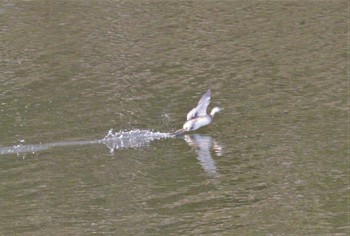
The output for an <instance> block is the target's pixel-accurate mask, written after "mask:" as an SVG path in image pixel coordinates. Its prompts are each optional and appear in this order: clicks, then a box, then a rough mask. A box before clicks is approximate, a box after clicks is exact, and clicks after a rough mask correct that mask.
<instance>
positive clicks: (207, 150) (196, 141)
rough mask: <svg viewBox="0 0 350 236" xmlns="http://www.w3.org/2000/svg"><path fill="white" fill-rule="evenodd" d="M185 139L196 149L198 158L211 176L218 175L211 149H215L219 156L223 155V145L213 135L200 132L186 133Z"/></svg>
mask: <svg viewBox="0 0 350 236" xmlns="http://www.w3.org/2000/svg"><path fill="white" fill-rule="evenodd" d="M184 139H185V141H186V142H187V144H188V145H189V146H191V147H192V148H193V149H194V150H195V151H196V153H197V158H198V160H199V161H200V164H201V165H202V167H203V169H204V170H205V172H206V173H208V174H209V175H210V176H213V177H217V171H216V164H215V161H214V159H213V158H212V156H211V150H213V151H214V152H215V154H216V155H217V156H222V154H223V148H222V146H221V145H220V144H218V143H217V142H216V141H215V140H214V139H213V138H212V137H210V136H203V135H200V134H193V135H185V136H184Z"/></svg>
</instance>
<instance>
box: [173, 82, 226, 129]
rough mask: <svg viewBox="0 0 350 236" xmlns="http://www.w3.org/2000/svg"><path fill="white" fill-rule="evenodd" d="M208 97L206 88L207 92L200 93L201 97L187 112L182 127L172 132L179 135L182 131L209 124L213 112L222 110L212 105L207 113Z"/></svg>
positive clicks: (209, 92)
mask: <svg viewBox="0 0 350 236" xmlns="http://www.w3.org/2000/svg"><path fill="white" fill-rule="evenodd" d="M210 99H211V91H210V89H208V90H207V92H205V93H204V94H203V95H202V97H201V99H199V102H198V104H197V106H196V107H195V108H193V109H192V110H191V111H190V112H189V113H188V114H187V121H186V122H185V124H184V125H183V127H182V129H179V130H178V131H176V132H175V133H174V134H175V135H180V134H183V133H184V132H187V131H193V130H196V129H199V128H200V127H202V126H205V125H209V124H210V123H211V122H212V120H213V117H214V115H215V113H217V112H219V111H221V110H222V109H221V108H219V107H214V108H213V109H212V110H211V112H210V114H209V115H208V114H207V107H208V105H209V103H210Z"/></svg>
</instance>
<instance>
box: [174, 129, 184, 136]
mask: <svg viewBox="0 0 350 236" xmlns="http://www.w3.org/2000/svg"><path fill="white" fill-rule="evenodd" d="M185 132H186V131H185V130H184V129H179V130H177V131H175V132H174V136H179V135H181V134H183V133H185Z"/></svg>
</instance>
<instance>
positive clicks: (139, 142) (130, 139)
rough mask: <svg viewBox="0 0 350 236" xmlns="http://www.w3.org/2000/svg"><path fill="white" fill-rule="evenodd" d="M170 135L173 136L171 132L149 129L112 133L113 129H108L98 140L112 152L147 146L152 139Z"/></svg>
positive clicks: (169, 136)
mask: <svg viewBox="0 0 350 236" xmlns="http://www.w3.org/2000/svg"><path fill="white" fill-rule="evenodd" d="M171 137H173V135H172V134H171V133H161V132H153V131H150V130H139V129H136V130H131V131H119V132H115V133H113V129H110V130H109V131H108V134H107V135H106V136H105V137H104V138H103V139H101V140H100V143H103V144H105V145H106V146H107V147H108V148H109V149H110V152H111V153H113V152H114V150H117V149H122V148H137V147H142V146H148V145H149V144H150V143H151V142H152V141H154V140H158V139H165V138H171Z"/></svg>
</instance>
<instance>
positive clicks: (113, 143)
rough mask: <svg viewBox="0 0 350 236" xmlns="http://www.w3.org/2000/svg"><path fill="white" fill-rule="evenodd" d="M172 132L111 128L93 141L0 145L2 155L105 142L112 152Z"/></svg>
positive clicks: (132, 146) (148, 142)
mask: <svg viewBox="0 0 350 236" xmlns="http://www.w3.org/2000/svg"><path fill="white" fill-rule="evenodd" d="M171 137H173V135H172V134H171V133H161V132H153V131H150V130H139V129H136V130H130V131H119V132H114V133H113V130H112V129H111V130H109V131H108V134H107V135H106V136H105V137H104V138H103V139H98V140H92V141H66V142H56V143H44V144H37V145H24V143H25V141H24V140H20V141H19V144H16V145H13V146H10V147H0V155H5V154H17V155H18V154H20V153H33V154H34V153H36V152H38V151H43V150H46V149H49V148H52V147H62V146H81V145H91V144H104V145H106V146H107V148H108V149H109V150H110V152H111V153H113V152H114V150H116V149H122V148H138V147H142V146H148V145H149V144H150V143H151V142H152V141H154V140H158V139H165V138H171Z"/></svg>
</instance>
